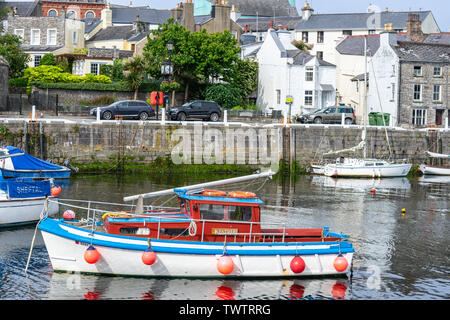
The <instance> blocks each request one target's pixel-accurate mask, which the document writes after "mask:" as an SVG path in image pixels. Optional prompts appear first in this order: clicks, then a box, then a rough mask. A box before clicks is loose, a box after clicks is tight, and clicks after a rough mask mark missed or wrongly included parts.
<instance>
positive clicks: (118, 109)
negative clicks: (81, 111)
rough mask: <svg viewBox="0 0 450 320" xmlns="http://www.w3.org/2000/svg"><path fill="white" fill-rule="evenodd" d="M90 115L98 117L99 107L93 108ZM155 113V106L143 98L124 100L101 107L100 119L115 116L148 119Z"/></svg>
mask: <svg viewBox="0 0 450 320" xmlns="http://www.w3.org/2000/svg"><path fill="white" fill-rule="evenodd" d="M90 115H91V116H95V117H96V116H97V108H92V109H91V112H90ZM155 115H156V112H155V108H154V107H152V106H151V105H150V104H148V103H147V102H145V101H141V100H122V101H117V102H114V103H112V104H110V105H109V106H106V107H100V119H104V120H111V119H114V118H115V116H121V117H124V118H137V119H139V120H147V119H149V118H150V117H154V116H155Z"/></svg>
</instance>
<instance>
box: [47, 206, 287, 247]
mask: <svg viewBox="0 0 450 320" xmlns="http://www.w3.org/2000/svg"><path fill="white" fill-rule="evenodd" d="M47 201H48V202H50V203H52V202H54V203H58V204H59V206H60V207H64V208H71V209H78V210H83V211H84V213H86V218H82V219H80V220H78V221H79V226H80V227H86V228H89V227H90V228H91V232H92V233H93V232H94V231H96V229H97V226H98V222H101V221H102V220H103V217H105V215H106V214H108V215H111V216H114V217H117V218H120V217H121V216H123V217H128V218H151V219H152V220H155V222H156V221H157V222H158V232H157V237H156V239H160V235H161V222H170V221H173V222H188V223H189V226H188V227H187V230H188V232H189V235H190V236H197V230H198V227H199V226H201V234H200V237H201V242H203V241H204V239H205V224H206V223H221V222H223V223H233V224H245V225H248V224H250V230H249V232H235V231H233V230H229V231H228V230H227V231H226V232H224V233H223V234H222V233H218V234H215V235H218V236H225V238H227V237H233V238H234V241H235V242H236V240H237V237H242V236H243V237H244V242H248V243H252V242H256V240H257V237H258V239H259V238H262V239H263V242H265V238H266V237H269V238H272V241H273V242H275V238H277V237H281V241H282V242H284V240H285V238H286V224H285V223H279V222H269V223H268V222H264V223H263V222H255V221H240V220H212V219H193V218H191V217H188V216H186V218H184V217H180V216H177V217H171V216H167V215H168V214H174V212H170V211H173V210H174V209H177V208H173V207H158V206H147V207H149V208H151V209H152V210H155V209H162V210H164V211H160V212H153V211H152V210H148V211H147V212H148V213H146V211H144V213H133V212H131V211H118V210H117V208H116V210H104V209H99V208H95V207H92V204H102V205H105V204H106V205H119V206H124V207H127V208H132V207H135V205H124V204H120V203H117V204H114V203H109V202H100V201H90V200H72V199H47ZM69 202H83V203H86V206H80V205H75V204H71V203H69ZM177 210H178V211H179V208H178V209H177ZM78 213H79V214H80V213H81V212H78ZM180 213H181V214H182V212H180ZM263 225H264V228H268V227H275V228H276V229H277V230H280V232H255V226H259V228H256V230H263V228H262V226H263Z"/></svg>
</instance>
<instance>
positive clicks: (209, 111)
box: [167, 100, 222, 122]
mask: <svg viewBox="0 0 450 320" xmlns="http://www.w3.org/2000/svg"><path fill="white" fill-rule="evenodd" d="M167 115H168V116H167V117H168V119H170V120H179V121H185V120H186V119H188V118H196V119H208V120H211V121H214V122H215V121H219V119H220V117H221V116H222V108H221V107H220V106H219V104H218V103H217V102H214V101H205V100H193V101H190V102H188V103H185V104H183V105H182V106H177V107H172V108H170V109H169V110H168V111H167Z"/></svg>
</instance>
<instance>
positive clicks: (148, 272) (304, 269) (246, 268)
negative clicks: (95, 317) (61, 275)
mask: <svg viewBox="0 0 450 320" xmlns="http://www.w3.org/2000/svg"><path fill="white" fill-rule="evenodd" d="M269 174H270V175H272V174H273V173H272V172H270V173H269ZM267 175H268V174H267V173H263V174H259V175H252V176H247V177H241V178H240V179H241V181H245V178H248V177H250V179H253V178H255V176H260V177H263V176H267ZM233 179H236V178H233ZM229 180H232V179H229ZM223 181H225V180H223ZM223 181H222V182H221V183H218V185H220V184H223ZM205 185H208V186H211V185H212V183H208V184H205ZM194 187H195V188H194ZM170 192H172V193H175V194H176V195H177V197H178V202H179V208H177V209H176V210H174V209H159V210H143V209H144V207H143V206H142V199H143V198H147V197H151V196H153V195H160V194H168V193H170ZM130 198H133V197H129V198H128V199H130ZM133 199H134V198H133ZM138 199H139V200H138V205H137V208H136V210H134V211H129V210H127V211H113V212H111V211H109V212H107V211H100V210H97V211H96V212H94V211H93V210H92V209H90V216H89V218H88V220H82V221H78V220H67V219H61V220H56V219H51V218H45V219H43V220H42V221H41V222H40V224H39V229H40V230H41V232H42V235H43V238H44V242H45V245H46V247H47V251H48V253H49V256H50V260H51V263H52V266H53V268H54V269H55V270H59V271H69V272H70V271H79V272H85V273H100V274H111V275H132V276H165V277H167V276H169V277H171V276H174V277H225V276H233V277H292V276H317V275H336V274H346V273H347V272H348V271H349V270H350V267H351V262H352V257H353V252H354V249H353V247H352V245H351V243H350V242H349V239H348V237H347V236H346V235H344V234H338V233H332V232H330V231H329V230H328V228H327V227H324V228H317V229H301V228H291V227H289V228H287V226H286V225H283V224H279V225H275V226H271V227H270V228H268V227H266V226H263V225H262V224H261V220H260V210H261V204H262V201H261V200H260V199H259V198H257V197H256V195H255V194H253V193H251V192H228V193H227V192H224V191H217V190H205V189H204V188H200V187H199V186H198V185H197V186H189V187H183V188H178V189H170V190H165V191H159V192H155V193H153V194H145V195H139V196H138ZM50 202H51V201H50ZM61 205H64V206H67V207H69V205H68V204H67V203H64V204H61ZM76 208H80V206H76ZM74 210H75V209H74ZM77 215H79V213H77ZM89 221H91V223H87V222H89ZM92 222H94V223H92Z"/></svg>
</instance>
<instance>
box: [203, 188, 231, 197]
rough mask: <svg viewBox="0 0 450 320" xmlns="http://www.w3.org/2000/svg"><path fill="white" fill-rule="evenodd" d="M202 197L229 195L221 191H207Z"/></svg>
mask: <svg viewBox="0 0 450 320" xmlns="http://www.w3.org/2000/svg"><path fill="white" fill-rule="evenodd" d="M202 195H204V196H213V197H224V196H226V195H227V193H226V192H225V191H219V190H205V191H203V192H202Z"/></svg>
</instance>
